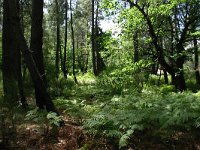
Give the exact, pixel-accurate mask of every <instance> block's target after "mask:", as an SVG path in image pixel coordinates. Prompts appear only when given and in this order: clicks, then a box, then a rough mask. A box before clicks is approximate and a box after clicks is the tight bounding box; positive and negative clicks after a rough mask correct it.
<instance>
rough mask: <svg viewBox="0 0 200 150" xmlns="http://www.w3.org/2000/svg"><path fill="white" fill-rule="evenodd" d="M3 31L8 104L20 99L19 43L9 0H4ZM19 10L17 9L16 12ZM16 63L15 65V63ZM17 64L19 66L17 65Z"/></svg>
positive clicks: (3, 64) (3, 54) (3, 56)
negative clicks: (18, 80)
mask: <svg viewBox="0 0 200 150" xmlns="http://www.w3.org/2000/svg"><path fill="white" fill-rule="evenodd" d="M3 10H4V11H3V33H2V48H3V51H2V73H3V90H4V98H5V102H6V103H8V104H16V103H17V99H18V92H17V91H18V86H17V79H18V78H17V77H18V74H17V67H18V66H19V64H18V63H19V61H18V56H19V55H18V54H19V49H18V43H17V41H16V40H15V39H16V37H17V33H16V32H13V31H14V27H13V25H12V22H13V21H14V20H12V19H13V18H11V15H12V13H11V12H10V6H9V1H8V0H4V3H3ZM17 11H18V10H17V9H16V12H17ZM13 64H15V65H13ZM16 66H17V67H16Z"/></svg>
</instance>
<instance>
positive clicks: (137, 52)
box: [133, 30, 139, 62]
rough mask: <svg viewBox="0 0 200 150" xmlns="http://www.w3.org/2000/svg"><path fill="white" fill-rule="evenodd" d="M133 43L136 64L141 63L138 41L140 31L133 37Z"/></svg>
mask: <svg viewBox="0 0 200 150" xmlns="http://www.w3.org/2000/svg"><path fill="white" fill-rule="evenodd" d="M133 43H134V58H133V61H134V62H138V61H139V40H138V31H137V30H136V31H135V33H134V36H133Z"/></svg>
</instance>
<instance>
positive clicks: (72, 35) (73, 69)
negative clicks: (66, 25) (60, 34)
mask: <svg viewBox="0 0 200 150" xmlns="http://www.w3.org/2000/svg"><path fill="white" fill-rule="evenodd" d="M70 11H71V16H70V17H71V32H72V33H71V39H72V55H73V56H72V57H73V64H72V72H73V76H74V82H75V83H78V81H77V79H76V72H75V61H76V60H75V59H76V57H75V42H74V28H73V15H72V0H70Z"/></svg>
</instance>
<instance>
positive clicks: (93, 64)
mask: <svg viewBox="0 0 200 150" xmlns="http://www.w3.org/2000/svg"><path fill="white" fill-rule="evenodd" d="M94 21H95V20H94V0H92V36H91V39H92V67H93V73H94V75H97V69H96V49H95V25H94Z"/></svg>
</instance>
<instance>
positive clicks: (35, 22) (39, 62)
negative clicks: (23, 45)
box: [30, 0, 46, 108]
mask: <svg viewBox="0 0 200 150" xmlns="http://www.w3.org/2000/svg"><path fill="white" fill-rule="evenodd" d="M43 3H44V2H43V0H32V23H31V43H30V49H31V51H32V55H33V59H34V61H35V64H36V67H37V68H38V71H39V74H40V76H41V78H42V80H43V81H44V83H45V84H46V77H45V70H44V62H43V51H42V45H43V42H42V37H43V28H42V21H43ZM42 96H43V95H42V94H41V93H40V90H39V89H37V86H36V85H35V98H36V104H37V106H38V107H39V108H44V106H45V103H44V102H43V99H44V98H43V97H42Z"/></svg>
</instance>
